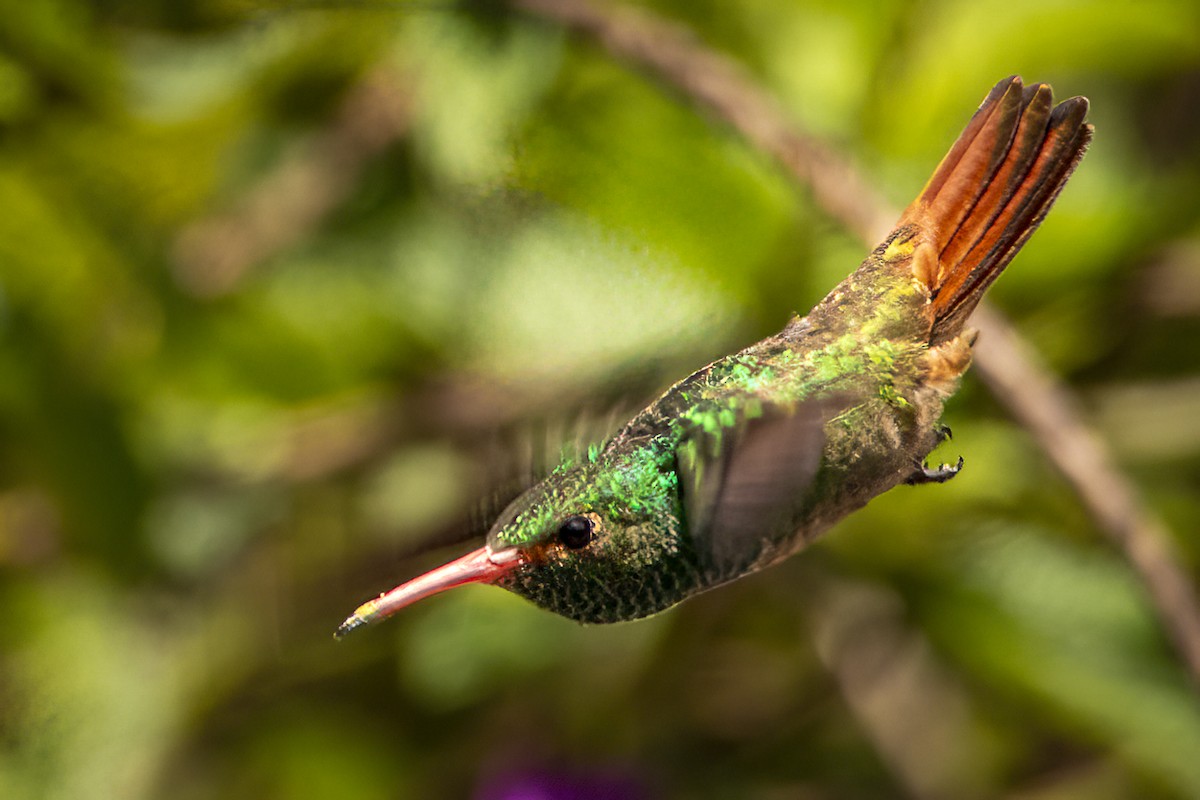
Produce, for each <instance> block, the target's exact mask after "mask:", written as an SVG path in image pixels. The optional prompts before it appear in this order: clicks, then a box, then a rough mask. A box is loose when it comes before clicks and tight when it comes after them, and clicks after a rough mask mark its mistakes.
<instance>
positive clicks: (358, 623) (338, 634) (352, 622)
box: [333, 614, 367, 641]
mask: <svg viewBox="0 0 1200 800" xmlns="http://www.w3.org/2000/svg"><path fill="white" fill-rule="evenodd" d="M366 624H367V621H366V620H365V619H363V618H362V617H360V616H359V615H358V614H351V615H350V616H349V617H346V621H345V622H343V623H342V624H341V625H338V628H337V630H336V631H334V632H333V638H334V639H336V640H338V641H341V640H342V639H343V638H345V636H346V634H348V633H350V631H352V630H354V629H355V628H361V627H362V626H363V625H366Z"/></svg>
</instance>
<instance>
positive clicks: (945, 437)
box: [933, 424, 954, 444]
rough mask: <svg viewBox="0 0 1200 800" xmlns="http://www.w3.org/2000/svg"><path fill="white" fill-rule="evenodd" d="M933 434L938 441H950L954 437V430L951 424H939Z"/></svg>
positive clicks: (939, 442)
mask: <svg viewBox="0 0 1200 800" xmlns="http://www.w3.org/2000/svg"><path fill="white" fill-rule="evenodd" d="M933 436H934V438H935V439H936V440H937V443H938V444H941V443H942V442H948V441H950V440H951V439H953V438H954V431H952V430H950V426H949V425H945V424H938V425H935V426H934V428H933Z"/></svg>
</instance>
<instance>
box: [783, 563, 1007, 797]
mask: <svg viewBox="0 0 1200 800" xmlns="http://www.w3.org/2000/svg"><path fill="white" fill-rule="evenodd" d="M804 584H805V586H807V587H808V593H807V595H808V597H809V600H808V602H806V603H805V604H804V606H805V609H806V612H805V616H806V618H807V620H808V624H809V626H810V627H811V629H812V637H813V642H814V644H815V646H816V650H817V655H818V657H819V658H820V659H821V662H822V663H823V664H824V665H825V668H826V669H827V670H828V671H829V673H830V675H832V676H833V678H834V680H836V681H837V683H838V686H839V687H840V688H841V690H842V695H843V696H844V697H845V698H846V702H847V703H848V704H849V705H850V706H851V708H852V709H853V710H854V715H855V717H856V718H857V719H858V721H859V723H860V724H861V725H862V726H863V728H864V730H865V732H866V734H867V736H868V737H869V738H870V739H871V741H872V743H873V744H874V746H875V749H876V750H877V751H878V752H879V754H880V756H881V757H882V758H883V760H884V761H885V762H886V763H887V765H888V767H889V769H890V770H891V771H892V774H893V775H896V776H897V777H898V778H899V779H900V780H901V782H902V785H903V786H904V787H905V788H906V789H907V790H908V792H909V793H910V794H911V795H912V796H913V797H916V798H945V797H980V796H984V795H986V791H985V790H986V788H987V787H986V786H985V785H984V784H986V783H987V782H988V781H989V780H991V779H994V777H995V776H994V775H992V774H990V773H991V770H989V769H988V767H989V766H994V764H992V759H991V758H989V756H990V755H993V754H991V753H989V746H988V743H987V741H986V740H985V738H984V737H983V736H981V735H980V734H979V732H978V729H977V728H976V727H975V726H974V725H973V721H974V720H973V714H972V709H971V707H970V705H969V702H968V696H967V690H966V688H965V687H964V686H963V685H962V684H961V683H959V681H958V680H957V679H956V677H955V676H954V675H953V674H952V673H951V672H949V671H948V670H947V669H946V667H945V665H944V664H942V663H941V662H940V661H939V660H938V657H937V654H936V653H935V652H934V649H933V647H932V646H931V645H930V643H929V642H928V641H927V640H926V639H925V638H924V637H923V636H922V635H921V634H920V633H919V632H918V631H915V630H913V629H912V627H911V625H910V624H908V623H906V620H905V618H904V617H905V609H904V604H903V601H902V600H901V598H900V597H899V596H897V595H896V594H895V593H894V592H893V591H892V590H890V589H888V588H886V587H882V586H877V585H873V584H871V583H866V582H855V581H847V580H844V579H835V578H831V577H829V576H828V575H825V576H816V575H813V574H811V571H810V574H809V575H808V576H807V579H806V580H805V582H804Z"/></svg>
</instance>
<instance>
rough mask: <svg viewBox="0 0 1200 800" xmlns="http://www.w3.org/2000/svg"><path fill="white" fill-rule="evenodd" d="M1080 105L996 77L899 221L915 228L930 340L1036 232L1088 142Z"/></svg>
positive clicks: (954, 323)
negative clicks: (927, 300)
mask: <svg viewBox="0 0 1200 800" xmlns="http://www.w3.org/2000/svg"><path fill="white" fill-rule="evenodd" d="M1087 109H1088V103H1087V100H1086V99H1085V98H1082V97H1072V98H1070V99H1069V100H1064V101H1063V102H1062V103H1060V104H1059V105H1058V106H1054V99H1053V93H1052V91H1051V89H1050V87H1049V86H1048V85H1046V84H1035V85H1033V86H1029V87H1024V86H1022V84H1021V79H1020V78H1019V77H1015V76H1014V77H1011V78H1006V79H1004V80H1002V81H1000V82H999V83H998V84H996V86H995V87H994V88H993V89H992V91H991V92H990V93H989V94H988V96H987V97H986V98H985V99H984V101H983V104H982V105H981V106H980V107H979V110H978V111H977V112H976V113H975V115H974V116H973V117H972V118H971V121H970V122H969V123H968V124H967V127H966V128H965V129H964V130H963V132H962V134H961V135H960V136H959V138H958V140H957V141H956V142H955V143H954V145H953V147H951V148H950V152H949V153H947V154H946V157H945V158H943V159H942V162H941V164H939V165H938V168H937V170H936V171H935V172H934V174H933V177H932V178H930V180H929V183H928V184H926V186H925V189H924V190H923V191H922V192H921V194H920V196H919V197H917V199H916V200H914V201H913V203H912V205H910V206H909V207H908V209H906V210H905V212H904V214H903V215H902V216H901V218H900V223H899V224H900V226H901V227H903V226H906V225H909V226H914V227H915V228H916V229H918V230H919V231H920V232H921V237H920V238H921V244H920V245H918V252H917V253H916V254H915V257H914V259H913V268H914V272H915V274H916V276H917V278H918V279H919V280H921V281H923V282H924V283H925V284H926V285H927V286H928V289H929V293H930V298H931V300H930V310H931V314H932V325H933V327H932V333H931V336H930V341H931V343H932V344H935V345H936V344H938V343H941V342H945V341H948V340H950V339H953V338H954V337H955V336H957V335H958V334H959V333H960V332H961V331H962V328H963V325H964V324H965V322H966V319H967V317H968V316H970V314H971V312H972V311H973V310H974V309H975V306H976V305H977V304H978V303H979V300H980V298H981V297H982V296H983V293H984V291H985V290H986V289H987V288H988V286H990V285H991V283H992V281H993V280H995V279H996V276H997V275H999V274H1000V272H1001V271H1002V270H1003V269H1004V268H1005V267H1006V266H1007V265H1008V262H1009V261H1011V260H1012V258H1013V256H1014V255H1016V253H1017V251H1018V250H1020V249H1021V246H1022V245H1023V244H1024V243H1025V240H1026V239H1028V238H1029V236H1030V235H1031V234H1032V233H1033V232H1034V230H1036V229H1037V226H1038V225H1039V224H1040V223H1041V221H1042V219H1043V218H1044V217H1045V216H1046V213H1047V212H1048V211H1049V210H1050V206H1051V205H1052V204H1053V202H1054V199H1055V198H1056V197H1057V196H1058V193H1059V191H1061V190H1062V187H1063V186H1064V185H1065V184H1066V181H1067V178H1068V177H1070V175H1071V172H1072V171H1073V170H1074V169H1075V165H1076V164H1078V162H1079V159H1080V158H1081V157H1082V156H1083V153H1084V151H1085V150H1086V149H1087V145H1088V142H1089V141H1090V140H1091V135H1092V126H1091V125H1089V124H1087V123H1085V122H1084V118H1085V116H1086V115H1087Z"/></svg>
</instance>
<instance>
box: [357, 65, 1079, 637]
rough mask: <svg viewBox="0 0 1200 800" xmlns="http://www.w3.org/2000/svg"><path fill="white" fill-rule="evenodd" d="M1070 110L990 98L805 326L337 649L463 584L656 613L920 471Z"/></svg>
mask: <svg viewBox="0 0 1200 800" xmlns="http://www.w3.org/2000/svg"><path fill="white" fill-rule="evenodd" d="M1086 111H1087V101H1086V100H1084V99H1082V98H1072V99H1070V100H1067V101H1065V102H1063V103H1061V104H1059V105H1058V106H1057V107H1055V106H1054V105H1053V101H1052V98H1051V93H1050V87H1048V86H1045V85H1044V84H1039V85H1036V86H1031V87H1028V88H1026V87H1024V86H1023V85H1022V84H1021V81H1020V79H1019V78H1009V79H1006V80H1004V81H1001V82H1000V83H999V84H997V85H996V87H995V88H994V89H993V90H992V91H991V93H990V94H989V95H988V96H987V98H985V100H984V102H983V105H982V106H981V107H980V109H979V111H978V112H977V113H976V114H975V116H974V117H973V118H972V119H971V121H970V123H969V124H968V125H967V127H966V129H965V130H964V132H963V134H962V136H960V137H959V140H958V141H957V142H956V143H955V145H954V146H953V147H952V148H951V150H950V152H949V153H948V154H947V156H946V158H945V159H943V161H942V163H941V164H940V165H939V167H938V169H937V170H936V171H935V172H934V175H933V177H932V178H931V179H930V181H929V183H928V184H927V185H926V187H925V189H924V190H923V191H922V193H921V195H920V196H919V197H918V198H917V199H916V200H915V201H914V202H913V203H912V205H910V206H909V208H908V209H907V210H906V211H905V212H904V214H903V215H902V216H901V218H900V221H899V223H898V224H897V226H896V229H895V230H894V231H893V232H892V233H891V234H890V235H889V236H888V237H887V239H886V240H885V241H884V242H883V243H882V244H881V245H880V246H879V247H878V248H876V249H875V251H874V252H872V253H871V254H870V255H869V256H868V257H867V259H866V260H865V261H864V262H863V263H862V265H861V266H860V267H859V268H858V269H857V270H856V271H855V272H854V273H853V274H851V275H850V276H849V277H848V278H846V279H845V280H844V281H842V283H840V284H839V285H838V286H837V287H836V288H835V289H834V290H833V291H832V292H831V293H830V294H829V295H828V296H827V297H826V298H825V299H824V300H822V301H821V302H820V303H819V304H818V305H817V306H816V307H815V308H814V309H813V310H812V311H811V312H809V314H808V315H807V316H805V317H795V318H793V319H792V320H791V321H790V322H789V323H788V324H787V325H786V327H784V329H783V330H782V331H780V332H779V333H778V334H776V335H775V336H772V337H769V338H767V339H764V340H763V341H761V342H758V343H757V344H754V345H751V346H750V347H748V348H746V349H745V350H742V351H741V352H739V353H736V354H734V355H731V356H727V357H726V358H722V359H720V360H718V361H716V362H714V363H712V364H710V365H708V366H707V367H705V368H703V369H701V370H699V371H698V372H696V373H694V374H692V375H690V376H689V377H687V378H685V379H684V380H682V381H680V382H679V383H677V384H675V385H674V386H672V387H671V388H670V389H669V390H667V391H666V393H664V394H663V395H662V396H661V397H660V398H658V400H656V401H655V402H654V403H652V404H651V405H650V406H649V407H647V408H646V409H645V410H643V411H642V412H641V413H640V414H638V415H637V416H636V417H634V418H633V419H632V420H630V421H629V423H628V424H626V425H625V427H624V428H622V429H621V430H620V431H619V432H618V433H617V434H616V435H615V436H613V438H612V439H611V440H610V441H608V442H607V443H606V444H605V445H604V446H603V447H600V448H596V449H592V450H591V451H589V454H588V458H587V459H586V460H584V461H583V462H582V463H579V464H568V465H564V466H562V467H560V468H559V469H557V470H555V471H554V472H553V473H552V474H551V475H550V476H549V477H548V478H546V480H544V481H543V482H542V483H540V484H539V485H537V486H535V487H534V488H532V489H531V490H529V491H528V492H527V493H526V494H525V495H523V496H522V497H520V498H519V499H518V500H517V501H516V502H514V503H513V504H512V505H511V506H510V507H509V508H508V509H507V510H506V511H505V512H504V513H503V514H502V515H501V516H500V518H499V519H498V520H497V521H496V523H495V525H494V526H493V527H492V530H491V532H490V534H489V535H488V539H487V544H486V546H485V547H484V548H482V549H481V550H479V551H477V552H475V553H472V554H469V555H468V556H464V557H463V558H462V559H459V560H457V561H455V562H451V563H450V564H448V565H446V566H445V567H442V568H440V569H439V570H434V571H433V572H431V573H428V574H427V575H424V576H421V577H419V578H417V579H414V580H413V581H410V582H409V583H408V584H405V585H403V586H400V587H397V588H396V589H394V590H393V591H392V592H389V593H387V594H386V595H384V596H381V597H380V598H379V599H378V600H375V601H371V602H369V603H367V604H364V605H363V606H362V607H360V608H359V609H358V611H356V612H355V614H354V615H353V616H352V617H351V618H350V619H348V620H347V621H346V623H344V624H343V627H342V628H341V629H340V630H341V632H345V631H347V630H350V629H352V628H354V627H357V626H359V625H362V624H365V623H367V622H370V621H372V620H374V619H378V618H381V617H384V616H387V615H388V614H391V613H394V612H395V611H396V610H397V609H398V608H401V607H403V606H404V605H407V604H408V603H410V602H414V601H415V600H418V599H420V598H422V597H427V596H428V595H430V594H433V593H435V592H439V591H442V590H444V589H448V588H452V587H454V586H459V585H462V584H464V583H472V582H486V583H495V584H497V585H499V586H503V587H504V588H507V589H510V590H511V591H514V592H516V593H518V594H521V595H523V596H525V597H527V598H529V599H530V600H532V601H533V602H535V603H537V604H538V605H540V606H543V607H545V608H547V609H549V610H551V611H554V612H556V613H558V614H562V615H564V616H567V617H570V618H572V619H576V620H579V621H581V622H615V621H620V620H629V619H636V618H638V617H643V616H646V615H648V614H653V613H655V612H658V611H661V610H663V609H665V608H668V607H670V606H672V605H674V604H675V603H678V602H679V601H681V600H683V599H685V598H687V597H688V596H690V595H693V594H695V593H697V592H701V591H704V590H706V589H710V588H712V587H714V586H717V585H719V584H721V583H725V582H727V581H730V580H733V579H735V578H737V577H739V576H741V575H745V574H747V573H751V572H754V571H755V570H758V569H761V568H763V567H766V566H769V565H770V564H773V563H775V562H777V561H779V560H780V559H782V558H785V557H787V556H789V555H791V554H792V553H794V552H796V551H797V550H799V549H800V548H802V547H803V546H804V545H805V544H807V543H808V542H810V541H812V539H813V538H814V537H816V536H817V535H818V534H820V533H821V532H823V531H824V530H826V529H828V528H829V527H830V526H831V525H833V524H834V523H836V522H837V521H838V520H840V519H841V518H843V517H844V516H846V515H847V514H849V513H850V512H852V511H854V510H855V509H857V508H860V507H861V506H863V505H864V504H865V503H867V502H868V501H869V500H870V499H871V498H873V497H875V496H877V495H879V494H881V493H883V492H885V491H887V490H888V489H890V488H892V487H893V486H895V485H896V484H898V483H902V482H906V481H907V482H910V483H920V482H929V481H936V482H941V481H944V480H946V479H947V478H949V477H952V476H953V474H954V473H955V472H956V470H955V469H951V468H944V469H940V470H932V471H931V470H928V469H926V468H925V467H924V459H925V457H926V456H927V455H928V454H929V452H930V451H931V450H932V449H933V448H934V447H935V446H936V445H937V444H938V442H939V441H941V439H942V438H943V434H942V432H941V431H942V428H941V427H940V426H939V424H938V419H939V417H940V416H941V413H942V404H943V402H944V401H945V399H946V398H947V397H949V396H950V394H952V393H953V392H954V391H955V389H957V387H958V382H959V378H960V376H961V375H962V373H963V372H964V370H966V368H967V366H968V365H969V363H970V349H971V344H972V342H973V334H972V333H971V332H970V331H964V328H963V324H964V321H965V320H966V319H967V317H968V315H969V314H970V312H971V311H972V310H973V309H974V308H975V306H976V305H977V304H978V302H979V300H980V298H981V297H982V294H983V292H984V290H985V289H986V288H987V287H988V286H989V285H990V283H991V282H992V281H993V280H994V279H995V277H996V276H997V275H998V274H999V272H1000V271H1001V270H1002V269H1003V268H1004V266H1005V265H1007V264H1008V262H1009V261H1010V260H1011V259H1012V257H1013V255H1014V254H1015V253H1016V251H1017V250H1018V249H1020V247H1021V246H1022V245H1023V244H1024V242H1025V241H1026V239H1028V237H1029V235H1030V234H1031V233H1032V232H1033V230H1034V229H1035V228H1036V227H1037V225H1038V224H1039V223H1040V222H1041V220H1042V218H1043V217H1044V216H1045V214H1046V212H1047V211H1048V210H1049V208H1050V205H1051V203H1052V202H1053V201H1054V198H1055V197H1056V196H1057V194H1058V192H1059V190H1061V188H1062V187H1063V185H1064V184H1065V183H1066V180H1067V178H1068V177H1069V176H1070V174H1071V172H1072V170H1073V169H1074V167H1075V165H1076V163H1077V162H1078V160H1079V158H1080V157H1081V156H1082V154H1083V151H1084V149H1085V148H1086V146H1087V143H1088V141H1089V139H1090V137H1091V126H1090V125H1087V124H1086V123H1085V122H1084V116H1085V115H1086Z"/></svg>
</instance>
